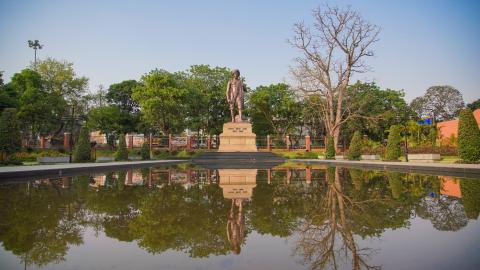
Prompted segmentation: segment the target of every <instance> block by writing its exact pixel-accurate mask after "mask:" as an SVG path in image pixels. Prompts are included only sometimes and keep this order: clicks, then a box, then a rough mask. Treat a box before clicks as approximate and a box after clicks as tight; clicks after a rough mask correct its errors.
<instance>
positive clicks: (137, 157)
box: [128, 156, 142, 160]
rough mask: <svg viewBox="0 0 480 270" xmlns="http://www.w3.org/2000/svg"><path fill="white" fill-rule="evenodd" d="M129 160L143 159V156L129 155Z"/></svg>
mask: <svg viewBox="0 0 480 270" xmlns="http://www.w3.org/2000/svg"><path fill="white" fill-rule="evenodd" d="M128 160H142V157H141V156H131V157H128Z"/></svg>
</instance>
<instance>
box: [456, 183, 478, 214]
mask: <svg viewBox="0 0 480 270" xmlns="http://www.w3.org/2000/svg"><path fill="white" fill-rule="evenodd" d="M460 189H461V191H462V203H463V206H464V207H465V212H466V214H467V217H468V218H470V219H477V218H478V216H479V214H480V181H479V179H461V180H460Z"/></svg>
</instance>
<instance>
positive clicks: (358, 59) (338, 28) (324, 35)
mask: <svg viewBox="0 0 480 270" xmlns="http://www.w3.org/2000/svg"><path fill="white" fill-rule="evenodd" d="M313 17H314V23H313V26H306V25H305V23H303V22H300V23H296V24H295V25H294V36H293V38H292V39H290V40H289V43H290V44H291V45H292V46H293V47H295V48H297V49H299V50H300V51H301V53H302V55H301V56H300V57H297V58H296V59H295V60H296V64H297V65H296V67H293V68H292V70H291V71H292V74H293V77H294V78H295V80H296V81H297V84H298V86H297V87H298V89H299V90H301V92H302V93H303V94H304V95H306V96H308V95H312V94H317V95H319V96H320V97H321V99H322V101H323V102H321V103H320V104H319V106H318V107H317V108H315V109H316V110H319V111H320V115H321V116H322V118H323V119H322V120H323V121H324V123H325V128H326V131H327V135H329V136H333V137H334V142H335V148H336V147H337V144H338V138H339V134H340V129H341V127H342V125H343V124H344V123H345V122H346V121H347V120H348V119H349V118H351V117H352V116H354V114H355V112H352V111H351V110H350V109H349V106H348V104H347V102H345V96H346V89H347V87H348V85H349V82H350V78H351V76H352V75H353V74H355V73H361V72H365V71H367V70H368V66H366V64H365V62H364V59H365V58H366V57H368V56H373V51H372V50H371V49H370V47H371V45H372V44H373V43H375V42H376V41H377V40H378V39H377V36H378V34H379V32H380V29H379V27H377V26H376V25H373V24H370V23H368V22H367V21H365V20H364V19H363V18H362V17H361V16H360V14H359V13H357V12H356V11H353V10H351V9H350V8H347V9H344V10H342V9H339V8H338V7H330V6H325V7H321V8H320V7H319V8H317V9H314V10H313Z"/></svg>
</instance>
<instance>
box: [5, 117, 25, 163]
mask: <svg viewBox="0 0 480 270" xmlns="http://www.w3.org/2000/svg"><path fill="white" fill-rule="evenodd" d="M21 146H22V142H21V137H20V127H19V125H18V118H17V110H16V109H14V108H8V109H5V110H3V112H2V113H1V116H0V163H4V162H6V161H8V159H9V156H10V155H11V154H13V153H15V152H17V151H20V148H21Z"/></svg>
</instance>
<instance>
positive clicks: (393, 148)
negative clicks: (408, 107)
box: [385, 125, 402, 161]
mask: <svg viewBox="0 0 480 270" xmlns="http://www.w3.org/2000/svg"><path fill="white" fill-rule="evenodd" d="M401 139H402V137H401V135H400V126H398V125H393V126H391V127H390V133H389V134H388V142H387V149H386V152H385V160H391V161H393V160H398V159H399V158H400V156H401V155H402V150H401V149H400V141H401Z"/></svg>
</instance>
